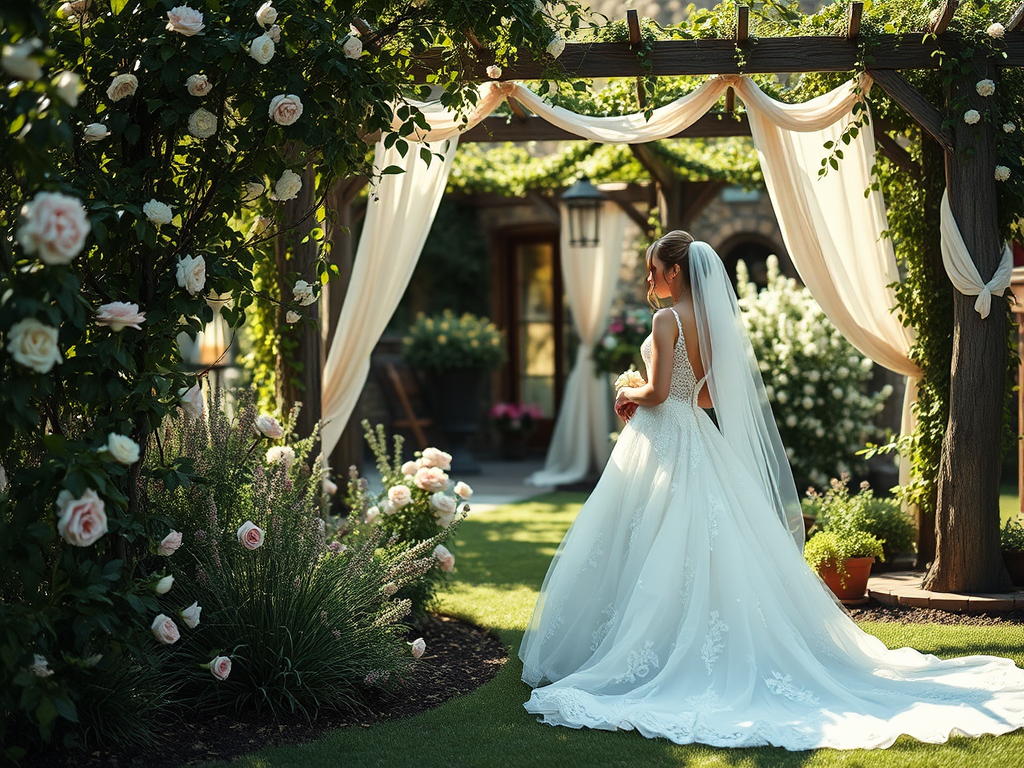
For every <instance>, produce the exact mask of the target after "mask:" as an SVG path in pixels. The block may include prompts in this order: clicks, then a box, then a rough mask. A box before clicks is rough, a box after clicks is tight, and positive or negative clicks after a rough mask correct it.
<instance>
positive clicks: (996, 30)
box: [985, 21, 1006, 39]
mask: <svg viewBox="0 0 1024 768" xmlns="http://www.w3.org/2000/svg"><path fill="white" fill-rule="evenodd" d="M985 32H986V34H988V36H989V37H994V38H996V39H998V38H1000V37H1002V36H1003V35H1005V34H1006V30H1005V29H1004V28H1003V25H1002V24H1000V23H999V22H998V21H997V22H996V23H995V24H989V25H988V29H986V30H985Z"/></svg>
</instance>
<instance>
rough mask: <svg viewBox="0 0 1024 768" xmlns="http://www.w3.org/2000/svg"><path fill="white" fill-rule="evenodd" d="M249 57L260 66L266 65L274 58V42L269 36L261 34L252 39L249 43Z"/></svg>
mask: <svg viewBox="0 0 1024 768" xmlns="http://www.w3.org/2000/svg"><path fill="white" fill-rule="evenodd" d="M249 55H250V56H252V57H253V58H254V59H256V61H258V62H259V63H260V64H266V63H268V62H269V61H270V60H271V59H272V58H274V41H273V40H272V39H271V38H270V35H267V34H262V35H260V36H259V37H256V38H253V41H252V42H251V43H249Z"/></svg>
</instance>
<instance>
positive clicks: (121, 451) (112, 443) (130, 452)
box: [107, 432, 140, 465]
mask: <svg viewBox="0 0 1024 768" xmlns="http://www.w3.org/2000/svg"><path fill="white" fill-rule="evenodd" d="M107 452H108V453H109V454H110V455H111V457H112V458H113V459H114V461H116V462H118V463H120V464H125V465H131V464H134V463H135V462H136V461H138V460H139V453H140V449H139V444H138V443H136V442H135V441H134V440H132V439H131V438H130V437H126V436H125V435H119V434H117V433H116V432H111V433H110V435H108V437H107Z"/></svg>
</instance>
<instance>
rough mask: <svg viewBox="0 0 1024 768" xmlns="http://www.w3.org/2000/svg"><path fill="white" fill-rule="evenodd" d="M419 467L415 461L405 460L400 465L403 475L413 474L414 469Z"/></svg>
mask: <svg viewBox="0 0 1024 768" xmlns="http://www.w3.org/2000/svg"><path fill="white" fill-rule="evenodd" d="M419 468H420V465H419V464H418V463H417V462H415V461H407V462H405V464H403V465H402V474H403V475H415V474H416V470H418V469H419Z"/></svg>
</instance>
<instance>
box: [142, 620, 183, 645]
mask: <svg viewBox="0 0 1024 768" xmlns="http://www.w3.org/2000/svg"><path fill="white" fill-rule="evenodd" d="M149 629H150V631H151V632H152V633H153V636H154V637H155V638H156V639H157V640H159V641H160V642H161V643H163V644H164V645H171V644H173V643H176V642H178V638H179V637H181V633H180V632H178V625H177V624H175V623H174V620H173V619H171V618H170V617H169V616H165V615H164V614H162V613H161V614H160V615H159V616H157V617H156V618H155V619H153V624H152V625H151V626H150V628H149Z"/></svg>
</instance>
